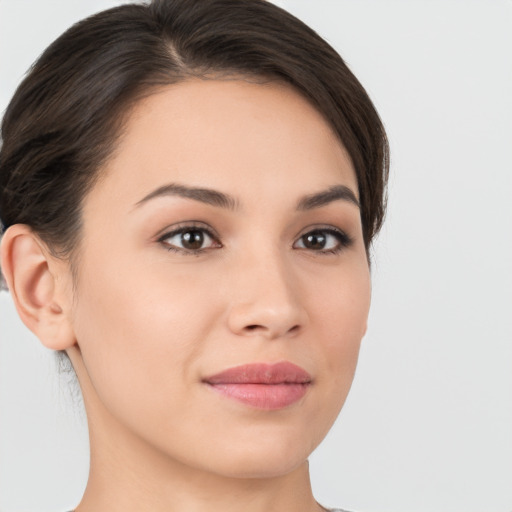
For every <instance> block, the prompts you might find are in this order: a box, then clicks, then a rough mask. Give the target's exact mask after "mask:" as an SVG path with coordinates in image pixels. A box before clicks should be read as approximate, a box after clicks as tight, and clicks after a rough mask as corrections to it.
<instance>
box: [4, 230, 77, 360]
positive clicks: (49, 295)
mask: <svg viewBox="0 0 512 512" xmlns="http://www.w3.org/2000/svg"><path fill="white" fill-rule="evenodd" d="M1 266H2V271H3V273H4V276H5V280H6V282H7V286H8V288H9V291H10V292H11V294H12V298H13V300H14V304H15V306H16V309H17V311H18V314H19V315H20V318H21V320H22V321H23V323H24V324H25V325H26V326H27V327H28V328H29V329H30V330H31V331H32V332H33V333H34V334H35V335H36V336H37V337H38V338H39V339H40V340H41V342H42V343H43V345H44V346H45V347H47V348H50V349H53V350H65V349H66V348H68V347H70V346H72V345H73V344H74V343H75V337H74V333H73V329H72V326H71V322H70V321H69V318H70V317H69V314H70V307H69V305H70V304H71V303H72V297H71V289H70V287H69V286H66V282H68V281H69V277H68V276H67V275H66V272H67V265H65V264H64V262H63V261H62V260H58V259H57V258H55V257H54V256H52V255H51V254H50V251H49V250H48V248H47V247H46V244H44V242H42V241H41V239H40V238H39V237H38V236H37V235H36V234H35V233H34V232H33V231H32V230H31V229H30V227H29V226H27V225H25V224H15V225H13V226H11V227H9V229H7V231H6V232H5V233H4V235H3V237H2V244H1ZM68 273H69V272H68Z"/></svg>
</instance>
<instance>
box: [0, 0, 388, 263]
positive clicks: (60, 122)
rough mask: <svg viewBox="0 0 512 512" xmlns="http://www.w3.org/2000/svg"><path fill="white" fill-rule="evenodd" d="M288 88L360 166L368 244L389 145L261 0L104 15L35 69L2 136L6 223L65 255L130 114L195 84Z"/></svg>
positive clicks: (329, 65) (363, 107)
mask: <svg viewBox="0 0 512 512" xmlns="http://www.w3.org/2000/svg"><path fill="white" fill-rule="evenodd" d="M218 75H230V76H231V75H234V76H242V77H248V78H254V79H261V80H278V81H284V82H286V83H288V84H290V85H291V86H293V87H294V88H295V89H296V90H298V91H299V92H300V93H301V94H303V95H304V96H305V97H306V98H308V99H309V101H311V102H312V104H313V105H315V107H316V108H317V109H318V110H319V111H320V112H321V113H322V114H323V115H324V117H325V119H326V120H327V121H328V122H329V123H330V124H331V126H332V127H333V128H334V130H335V132H336V133H337V134H338V136H339V138H340V140H341V141H342V143H343V145H344V146H345V147H346V149H347V150H348V152H349V154H350V157H351V159H352V162H353V165H354V168H355V171H356V175H357V181H358V186H359V196H360V204H361V219H362V225H363V234H364V240H365V245H366V248H367V250H368V248H369V245H370V242H371V240H372V238H373V237H374V235H375V234H376V233H377V231H378V230H379V228H380V226H381V224H382V221H383V216H384V209H385V188H386V180H387V174H388V144H387V139H386V134H385V131H384V128H383V125H382V123H381V121H380V119H379V116H378V114H377V112H376V110H375V108H374V106H373V105H372V102H371V101H370V99H369V97H368V95H367V94H366V92H365V90H364V88H363V87H362V86H361V84H360V83H359V82H358V80H357V79H356V78H355V77H354V75H353V74H352V73H351V72H350V70H349V69H348V67H347V66H346V65H345V63H344V62H343V60H342V59H341V57H340V56H339V55H338V54H337V53H336V51H335V50H334V49H333V48H332V47H331V46H329V44H328V43H326V42H325V41H324V40H323V39H322V38H321V37H319V36H318V35H317V34H316V33H315V32H314V31H313V30H311V29H310V28H309V27H307V26H306V25H305V24H304V23H302V22H301V21H299V20H298V19H296V18H295V17H293V16H292V15H291V14H289V13H287V12H286V11H284V10H283V9H281V8H279V7H277V6H275V5H274V4H272V3H269V2H266V1H264V0H154V1H153V2H151V3H150V4H148V5H145V4H127V5H122V6H119V7H115V8H113V9H109V10H106V11H103V12H100V13H98V14H96V15H94V16H92V17H90V18H87V19H85V20H83V21H81V22H79V23H77V24H76V25H74V26H73V27H71V28H70V29H69V30H68V31H66V32H65V33H64V34H63V35H62V36H60V37H59V38H58V39H57V40H56V41H55V42H54V43H53V44H51V45H50V46H49V47H48V48H47V49H46V51H45V52H44V53H43V54H42V55H41V57H40V58H39V59H38V60H37V62H36V63H35V64H34V65H33V67H32V68H31V70H30V72H29V73H28V75H27V76H26V78H25V79H24V80H23V82H22V83H21V84H20V86H19V87H18V89H17V91H16V93H15V95H14V97H13V99H12V101H11V103H10V104H9V106H8V108H7V110H6V113H5V116H4V119H3V123H2V127H1V137H2V147H1V150H0V219H1V222H2V224H3V229H7V228H8V227H9V226H11V225H13V224H16V223H22V224H28V225H29V226H31V228H32V229H33V230H34V232H36V233H37V234H38V235H39V236H40V237H41V238H42V239H43V240H44V241H45V242H46V243H47V244H48V246H49V247H50V249H51V250H52V251H53V252H54V253H55V254H56V255H60V256H70V255H72V253H73V249H74V248H75V247H76V246H77V243H78V242H79V240H80V225H81V214H80V212H81V208H80V206H81V203H82V200H83V197H84V196H85V194H86V193H87V192H88V191H89V190H90V189H91V187H92V186H93V184H94V183H95V179H96V178H97V177H98V175H99V171H100V169H101V167H102V165H103V164H104V163H105V161H106V159H107V158H108V157H109V155H111V154H112V152H113V150H114V149H115V142H116V140H117V139H118V138H119V136H120V135H121V134H122V126H123V122H124V120H125V119H126V116H127V114H128V113H129V111H130V108H131V106H132V105H133V104H134V103H135V102H136V101H137V100H138V99H140V98H141V97H142V96H144V95H148V94H151V93H152V92H153V91H154V90H155V88H158V87H160V86H162V85H168V84H173V83H176V82H180V81H183V80H186V79H188V78H191V77H200V78H201V77H203V78H204V77H211V76H214V77H215V76H218Z"/></svg>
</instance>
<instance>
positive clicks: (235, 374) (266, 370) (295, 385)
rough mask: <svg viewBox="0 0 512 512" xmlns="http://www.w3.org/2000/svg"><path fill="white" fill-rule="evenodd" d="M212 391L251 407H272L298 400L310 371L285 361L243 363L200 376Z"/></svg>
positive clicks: (307, 385)
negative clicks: (203, 377) (219, 371)
mask: <svg viewBox="0 0 512 512" xmlns="http://www.w3.org/2000/svg"><path fill="white" fill-rule="evenodd" d="M203 382H205V383H206V384H208V385H209V386H211V387H212V388H213V389H214V390H215V391H217V392H219V393H221V394H222V395H224V396H227V397H229V398H233V399H234V400H238V401H239V402H243V403H245V404H247V405H251V406H252V407H256V408H258V409H266V410H276V409H282V408H284V407H287V406H289V405H291V404H293V403H295V402H297V401H298V400H300V399H301V398H302V397H303V396H304V395H305V394H306V393H307V391H308V387H309V385H310V384H311V375H309V373H308V372H306V370H304V369H303V368H300V367H299V366H297V365H295V364H292V363H289V362H287V361H284V362H281V363H276V364H264V363H257V364H247V365H242V366H236V367H234V368H229V369H228V370H225V371H223V372H221V373H218V374H216V375H212V376H211V377H207V378H205V379H203Z"/></svg>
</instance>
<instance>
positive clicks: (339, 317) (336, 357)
mask: <svg viewBox="0 0 512 512" xmlns="http://www.w3.org/2000/svg"><path fill="white" fill-rule="evenodd" d="M370 297H371V283H370V276H369V271H368V269H367V267H365V266H356V267H353V268H351V269H347V271H346V272H343V273H340V275H339V277H338V278H336V279H331V280H330V282H329V285H328V287H326V289H325V291H324V292H323V293H322V294H318V300H317V301H316V305H315V312H316V316H315V324H316V325H317V328H318V338H317V339H316V341H317V346H318V351H319V352H320V355H319V358H321V360H322V362H323V366H324V368H326V372H325V373H324V374H323V375H322V376H321V377H320V378H322V379H329V381H330V382H326V383H325V385H326V389H330V390H332V393H333V396H332V398H333V400H334V401H338V405H339V407H341V405H342V404H343V402H344V400H345V397H346V394H347V393H348V390H349V389H350V386H351V383H352V379H353V376H354V372H355V369H356V365H357V359H358V355H359V348H360V345H361V339H362V338H363V336H364V334H365V332H366V326H367V320H368V312H369V309H370Z"/></svg>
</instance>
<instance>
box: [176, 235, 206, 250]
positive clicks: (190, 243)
mask: <svg viewBox="0 0 512 512" xmlns="http://www.w3.org/2000/svg"><path fill="white" fill-rule="evenodd" d="M203 242H204V235H203V233H202V232H201V231H187V232H185V233H183V234H182V235H181V243H182V244H183V247H184V248H185V249H200V248H201V246H202V245H203Z"/></svg>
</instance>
